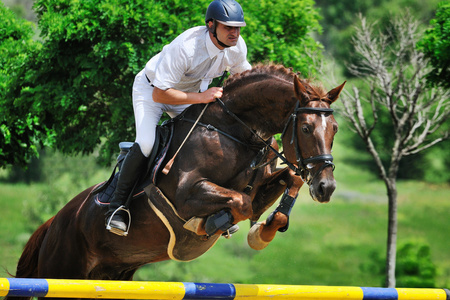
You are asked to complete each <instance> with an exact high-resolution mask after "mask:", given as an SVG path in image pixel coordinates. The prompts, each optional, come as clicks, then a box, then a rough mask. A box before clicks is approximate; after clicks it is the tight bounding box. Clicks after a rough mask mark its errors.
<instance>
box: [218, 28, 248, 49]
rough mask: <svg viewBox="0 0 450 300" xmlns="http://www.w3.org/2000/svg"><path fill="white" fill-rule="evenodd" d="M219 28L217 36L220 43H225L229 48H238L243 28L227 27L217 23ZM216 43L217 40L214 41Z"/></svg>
mask: <svg viewBox="0 0 450 300" xmlns="http://www.w3.org/2000/svg"><path fill="white" fill-rule="evenodd" d="M216 24H217V27H216V34H217V38H218V39H219V41H221V42H222V43H224V44H225V45H227V46H230V47H231V46H236V44H237V42H238V39H239V35H240V34H241V28H240V27H232V26H227V25H224V24H222V23H219V22H217V23H216ZM213 41H214V42H217V41H215V39H213ZM214 44H216V43H214ZM216 46H217V47H218V48H220V49H223V47H221V46H220V45H218V44H216Z"/></svg>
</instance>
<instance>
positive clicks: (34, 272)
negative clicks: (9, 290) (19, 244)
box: [16, 217, 54, 278]
mask: <svg viewBox="0 0 450 300" xmlns="http://www.w3.org/2000/svg"><path fill="white" fill-rule="evenodd" d="M53 219H54V217H52V218H51V219H49V220H48V221H47V222H45V223H44V224H42V225H41V226H40V227H39V228H38V229H37V230H36V231H35V232H34V233H33V234H32V235H31V237H30V239H29V240H28V242H27V244H26V245H25V248H24V249H23V253H22V255H21V256H20V259H19V263H18V264H17V271H16V277H18V278H37V277H38V260H39V250H40V249H41V245H42V242H43V241H44V238H45V235H46V234H47V231H48V229H49V227H50V225H51V224H52V222H53Z"/></svg>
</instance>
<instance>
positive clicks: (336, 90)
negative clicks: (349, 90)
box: [327, 81, 347, 103]
mask: <svg viewBox="0 0 450 300" xmlns="http://www.w3.org/2000/svg"><path fill="white" fill-rule="evenodd" d="M346 82H347V81H344V83H343V84H341V85H340V86H338V87H336V88H334V89H332V90H331V91H329V92H328V94H327V98H328V99H329V100H330V101H331V103H333V102H334V101H336V100H337V99H338V98H339V94H340V93H341V91H342V89H343V88H344V85H345V83H346Z"/></svg>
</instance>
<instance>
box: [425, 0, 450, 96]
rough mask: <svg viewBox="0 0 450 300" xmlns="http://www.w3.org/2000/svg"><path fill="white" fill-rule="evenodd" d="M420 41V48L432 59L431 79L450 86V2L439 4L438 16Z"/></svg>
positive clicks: (431, 22)
mask: <svg viewBox="0 0 450 300" xmlns="http://www.w3.org/2000/svg"><path fill="white" fill-rule="evenodd" d="M430 25H431V28H429V29H428V30H427V31H426V32H425V35H424V36H423V38H422V40H421V41H420V42H419V46H420V49H421V50H422V51H423V52H424V53H425V55H426V57H427V58H429V59H430V61H431V65H432V66H433V68H432V69H431V72H430V80H431V81H433V82H435V83H437V84H441V85H443V86H444V87H447V88H450V2H449V1H443V2H441V3H440V4H439V7H438V9H437V11H436V17H435V18H434V19H433V20H431V21H430Z"/></svg>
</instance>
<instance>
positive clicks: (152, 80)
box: [106, 0, 251, 236]
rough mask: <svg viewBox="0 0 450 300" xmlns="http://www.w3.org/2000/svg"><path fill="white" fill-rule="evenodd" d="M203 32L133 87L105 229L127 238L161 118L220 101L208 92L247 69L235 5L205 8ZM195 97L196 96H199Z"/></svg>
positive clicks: (151, 65)
mask: <svg viewBox="0 0 450 300" xmlns="http://www.w3.org/2000/svg"><path fill="white" fill-rule="evenodd" d="M205 22H206V27H205V26H198V27H194V28H191V29H189V30H187V31H185V32H183V33H182V34H181V35H179V36H178V37H177V38H175V40H173V41H172V43H170V44H169V45H166V46H164V48H163V50H162V51H161V52H160V53H159V54H157V55H155V56H154V57H153V58H151V59H150V61H149V62H148V63H147V64H146V66H145V68H144V69H143V70H142V71H141V72H139V73H138V74H137V75H136V78H135V81H134V84H133V109H134V115H135V122H136V141H135V143H134V144H133V146H132V147H131V149H130V151H129V152H128V154H127V156H126V158H125V160H124V161H123V164H122V168H121V171H120V174H119V179H118V183H117V187H116V191H115V192H114V196H113V198H112V200H111V203H110V205H109V210H108V213H107V217H106V229H107V230H109V231H111V232H112V233H115V234H117V235H121V236H124V235H127V233H128V229H129V228H128V223H129V220H130V219H129V218H130V215H129V211H128V208H126V207H124V204H125V202H126V200H127V198H128V196H129V194H130V193H131V192H132V189H133V186H134V183H135V182H136V181H137V180H138V179H139V176H140V174H141V173H142V171H143V170H142V168H143V167H144V166H145V165H146V158H147V157H148V156H149V155H150V153H151V151H152V149H153V144H154V141H155V128H156V125H157V124H158V122H159V119H160V118H161V115H162V114H163V112H166V113H168V114H169V116H170V117H172V118H173V117H175V116H177V115H178V114H180V113H181V112H182V111H183V110H184V109H186V108H187V107H188V106H189V105H192V104H196V103H209V102H213V101H214V100H215V99H216V98H220V97H222V92H223V89H222V88H221V87H212V88H208V85H209V84H210V83H211V82H212V80H213V79H214V78H216V77H219V76H220V75H222V74H223V72H224V70H225V69H226V68H227V67H229V68H230V72H231V73H232V74H234V73H240V72H243V71H245V70H248V69H250V68H251V66H250V64H249V63H248V61H247V58H246V57H247V46H246V44H245V42H244V40H243V39H242V37H241V36H240V29H241V27H244V26H245V25H246V24H245V21H244V13H243V11H242V8H241V6H240V5H239V3H237V2H236V1H235V0H214V1H213V2H211V3H210V5H209V6H208V9H207V11H206V17H205ZM199 91H200V92H199Z"/></svg>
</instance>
